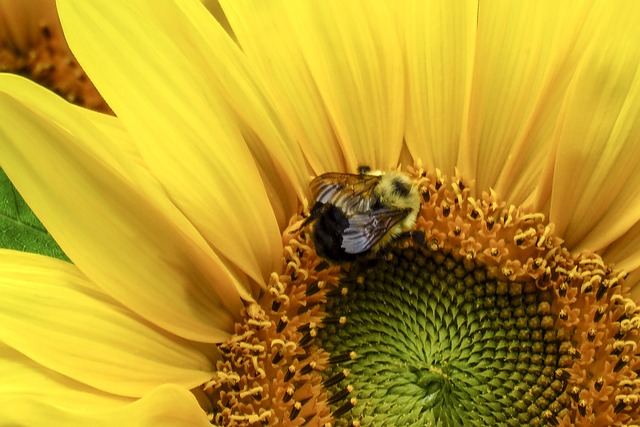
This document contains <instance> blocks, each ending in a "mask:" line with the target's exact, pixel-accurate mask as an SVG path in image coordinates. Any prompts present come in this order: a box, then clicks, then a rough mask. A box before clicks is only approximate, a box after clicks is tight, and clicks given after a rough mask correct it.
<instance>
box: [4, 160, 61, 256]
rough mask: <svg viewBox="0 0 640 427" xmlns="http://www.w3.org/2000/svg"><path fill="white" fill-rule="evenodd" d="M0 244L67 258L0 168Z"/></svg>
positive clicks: (10, 247) (9, 247)
mask: <svg viewBox="0 0 640 427" xmlns="http://www.w3.org/2000/svg"><path fill="white" fill-rule="evenodd" d="M0 247H1V248H7V249H15V250H18V251H22V252H33V253H36V254H42V255H47V256H50V257H54V258H59V259H62V260H65V261H69V258H67V256H66V255H65V254H64V252H62V249H60V246H58V244H57V243H56V241H55V240H53V237H51V234H49V233H48V232H47V230H46V229H45V228H44V226H43V225H42V223H41V222H40V220H39V219H38V218H37V217H36V216H35V214H34V213H33V211H32V210H31V209H30V208H29V206H27V204H26V203H25V201H24V199H23V198H22V196H20V194H18V191H17V190H16V188H15V187H14V186H13V184H12V183H11V181H9V177H7V175H6V174H5V173H4V171H3V170H2V169H0Z"/></svg>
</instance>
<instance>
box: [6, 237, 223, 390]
mask: <svg viewBox="0 0 640 427" xmlns="http://www.w3.org/2000/svg"><path fill="white" fill-rule="evenodd" d="M0 294H2V299H0V341H2V342H4V343H5V344H6V345H8V346H10V347H11V348H14V349H16V350H18V351H20V352H21V353H23V354H25V355H26V356H28V357H29V358H30V359H32V360H34V361H35V362H37V363H39V364H40V365H42V366H44V367H47V368H49V369H51V370H53V371H55V372H57V373H61V374H63V375H66V376H68V377H70V378H72V379H74V380H76V381H78V382H81V383H83V384H87V385H89V386H91V387H94V388H96V389H98V390H102V391H105V392H108V393H113V394H118V395H122V396H131V397H141V396H143V395H144V394H146V393H148V392H149V391H150V390H152V389H153V388H155V387H157V386H158V385H160V384H163V383H166V382H169V383H174V384H178V385H181V386H182V387H184V388H185V389H190V388H193V387H195V386H197V385H199V384H202V383H204V382H206V381H207V380H208V379H209V378H211V375H212V374H213V372H214V371H215V368H214V367H213V362H212V361H211V360H209V359H208V358H207V357H205V356H204V355H203V354H202V353H200V352H199V351H197V350H196V349H195V348H194V345H193V344H192V343H190V342H189V341H187V340H184V339H181V338H178V337H176V336H174V335H172V334H169V333H167V332H166V331H163V330H161V329H159V328H157V327H155V326H154V325H151V324H149V323H148V322H145V321H144V320H143V319H141V318H140V317H139V316H137V315H136V314H135V313H132V312H131V311H130V310H127V309H126V308H124V307H122V305H121V304H119V303H117V302H116V301H115V300H113V299H112V298H110V297H109V296H108V295H106V294H105V293H104V292H102V291H101V290H100V289H98V288H97V287H96V286H95V285H94V284H92V283H91V282H90V281H89V280H88V279H87V278H86V277H85V276H84V275H83V274H82V273H81V272H80V271H79V270H78V269H77V268H76V267H75V266H74V265H72V264H69V263H66V262H64V261H60V260H56V259H52V258H48V257H44V256H40V255H34V254H28V253H23V252H15V251H9V250H0Z"/></svg>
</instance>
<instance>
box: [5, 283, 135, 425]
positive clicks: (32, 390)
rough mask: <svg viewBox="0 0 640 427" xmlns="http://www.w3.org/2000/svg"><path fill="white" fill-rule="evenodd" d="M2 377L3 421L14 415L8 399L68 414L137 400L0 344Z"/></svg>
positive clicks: (104, 409)
mask: <svg viewBox="0 0 640 427" xmlns="http://www.w3.org/2000/svg"><path fill="white" fill-rule="evenodd" d="M27 285H29V284H27ZM0 378H1V379H0V420H2V421H6V420H7V419H11V416H10V415H9V413H13V409H12V408H11V407H10V406H7V405H5V404H3V403H2V402H3V401H6V400H8V399H16V400H19V399H28V400H36V401H39V402H41V403H42V402H46V403H48V404H50V405H52V406H57V407H60V408H64V409H65V410H68V411H73V410H74V409H75V408H84V410H91V411H106V410H112V409H115V408H119V407H122V406H124V405H127V404H130V403H132V402H133V401H134V400H135V399H133V398H130V397H124V396H118V395H115V394H110V393H105V392H103V391H100V390H97V389H95V388H93V387H90V386H88V385H86V384H82V383H80V382H78V381H75V380H73V379H71V378H69V377H67V376H65V375H63V374H61V373H59V372H56V371H53V370H51V369H48V368H45V367H44V366H42V365H40V364H39V363H37V362H35V361H34V360H33V359H30V358H28V357H27V356H25V355H24V354H22V353H19V352H18V351H16V350H15V349H12V348H10V347H8V346H6V345H5V344H3V343H0ZM23 415H24V414H23ZM14 416H15V414H14ZM4 425H6V424H4Z"/></svg>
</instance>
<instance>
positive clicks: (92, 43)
mask: <svg viewBox="0 0 640 427" xmlns="http://www.w3.org/2000/svg"><path fill="white" fill-rule="evenodd" d="M59 9H60V15H61V20H62V23H63V28H64V29H65V32H66V35H67V39H68V41H69V44H70V46H71V48H72V50H73V51H74V54H76V56H77V57H78V60H79V61H80V62H81V63H82V65H83V67H84V69H85V70H86V71H87V73H88V74H89V75H90V77H91V79H92V81H94V82H95V84H96V87H98V88H99V90H100V91H101V93H102V94H103V95H104V97H105V99H107V100H108V102H109V104H110V105H111V106H112V108H113V109H114V111H115V112H116V114H117V115H118V117H119V118H121V119H122V121H123V123H124V124H125V126H126V127H127V129H129V130H130V132H131V133H132V135H133V137H134V139H135V141H136V143H137V144H138V145H139V146H140V151H141V153H142V155H143V157H144V158H145V159H146V160H147V162H148V163H149V165H150V168H151V170H152V171H153V173H154V174H155V175H156V176H157V177H158V179H159V180H160V181H161V182H162V185H163V186H164V187H165V189H166V191H167V192H168V193H169V195H170V197H171V198H172V200H173V201H174V203H176V205H178V207H179V208H180V210H181V211H182V212H184V213H185V215H186V216H187V217H188V218H189V219H190V221H191V222H192V223H193V224H194V225H195V227H196V228H197V229H198V230H199V231H200V233H201V234H202V235H203V237H204V238H205V239H206V240H207V242H209V244H210V245H211V246H212V247H214V248H215V249H216V250H217V252H218V253H219V254H220V255H221V256H223V257H224V258H225V259H228V260H229V261H230V262H231V263H232V264H233V265H235V266H236V267H237V268H238V269H239V270H241V271H243V272H244V273H245V274H247V275H248V276H249V277H251V278H252V279H253V280H254V281H255V282H258V283H263V282H264V279H265V278H266V277H268V276H269V274H270V273H271V271H273V270H274V269H275V268H276V266H277V265H278V264H279V262H280V256H281V248H280V231H279V228H278V224H277V221H276V218H275V215H274V209H273V208H271V206H270V200H269V198H268V196H267V192H266V190H265V186H264V185H263V183H262V179H261V176H260V173H259V171H258V168H257V167H256V161H254V157H253V156H252V154H255V157H256V159H257V161H258V163H259V164H260V165H261V166H263V169H265V170H267V172H269V171H273V170H278V171H280V172H281V173H283V174H285V176H286V174H288V173H292V172H290V171H294V172H295V173H294V176H298V175H299V176H302V175H304V176H305V178H304V179H305V180H306V175H307V173H306V172H305V173H301V172H300V168H299V166H296V167H292V165H294V161H295V160H296V159H295V158H291V157H292V156H293V157H295V155H294V153H295V150H294V149H293V148H291V147H294V148H295V146H294V145H292V144H290V146H291V147H289V146H288V145H286V144H285V142H287V141H288V140H287V139H285V138H284V137H283V136H281V135H280V134H279V133H278V131H279V128H278V127H277V123H274V122H273V121H271V119H272V118H273V117H275V115H271V112H270V111H269V110H268V104H267V103H266V101H265V100H264V95H263V94H261V93H260V91H259V88H257V87H256V84H255V82H253V81H251V80H250V79H249V77H248V76H249V73H248V71H247V70H246V69H245V68H243V67H245V66H244V64H243V63H242V61H241V59H242V58H241V52H240V51H239V49H238V47H237V46H236V45H235V44H233V42H232V40H231V39H229V37H228V35H227V34H226V33H225V32H224V30H223V29H222V28H221V27H220V26H219V25H218V24H217V22H216V21H215V20H214V19H213V17H212V16H211V15H210V14H209V13H208V12H207V10H206V9H205V8H204V7H203V6H202V5H201V4H200V3H199V2H197V1H193V2H181V3H179V4H176V3H175V2H171V1H162V2H160V3H158V2H150V3H149V4H147V5H145V4H142V3H136V4H131V3H130V2H126V1H122V2H119V1H114V2H109V3H108V4H105V5H100V7H97V6H96V5H95V4H92V3H90V2H82V1H80V2H78V1H73V0H70V1H65V2H60V3H59ZM87 22H91V23H92V24H91V26H90V27H88V26H87V25H86V23H87ZM89 28H90V31H87V30H88V29H89ZM159 47H161V48H159ZM98 52H101V53H98ZM236 71H242V73H241V72H236ZM232 101H233V103H232ZM238 104H242V108H240V106H239V105H238ZM247 110H250V111H247ZM249 113H255V114H253V115H250V116H246V115H247V114H249ZM247 128H249V129H248V130H247ZM245 132H255V133H256V134H257V135H258V136H259V138H258V139H252V138H248V139H250V140H251V141H260V142H262V144H265V145H264V146H262V147H256V149H255V150H254V149H253V147H248V146H247V143H246V141H245V138H244V135H243V133H245ZM265 141H269V144H268V145H267V143H266V142H265ZM271 144H275V146H277V147H274V145H271ZM265 147H266V148H265ZM277 148H278V149H277ZM282 148H287V149H286V150H284V149H282ZM288 148H291V149H288ZM252 151H258V152H257V153H252ZM265 151H266V155H265ZM269 156H271V157H269ZM299 158H300V159H302V157H301V156H299ZM274 159H275V160H277V161H278V163H276V167H273V166H271V167H270V168H267V167H266V166H265V165H270V163H271V162H272V161H273V160H274ZM297 164H298V165H300V164H302V165H303V166H302V168H303V169H304V162H303V161H298V162H297ZM266 176H267V177H268V176H269V174H268V173H267V175H266ZM302 181H303V179H302V178H299V179H297V178H296V179H289V180H288V181H287V180H285V182H286V183H287V184H288V187H287V188H286V189H285V190H287V194H290V195H291V197H295V191H294V190H293V188H294V187H295V186H298V187H299V186H300V184H301V182H302Z"/></svg>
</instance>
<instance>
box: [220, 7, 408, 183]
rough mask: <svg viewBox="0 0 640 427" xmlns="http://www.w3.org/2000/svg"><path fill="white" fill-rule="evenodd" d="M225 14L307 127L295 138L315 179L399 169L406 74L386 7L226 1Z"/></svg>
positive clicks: (243, 42)
mask: <svg viewBox="0 0 640 427" xmlns="http://www.w3.org/2000/svg"><path fill="white" fill-rule="evenodd" d="M223 7H224V8H225V11H227V10H228V14H229V18H230V22H231V25H232V26H233V27H234V30H235V28H236V27H237V28H238V40H239V42H240V44H241V45H242V46H245V45H246V46H247V51H248V53H247V54H248V56H249V57H250V58H251V59H252V60H254V61H255V62H256V63H257V65H258V69H259V70H263V72H267V73H272V75H271V78H272V79H273V80H274V81H276V80H279V82H277V83H275V88H274V90H278V88H285V87H286V89H283V92H282V93H281V94H280V95H279V98H278V100H279V102H280V103H281V104H283V105H285V107H286V108H287V109H288V110H289V111H293V110H296V111H297V113H295V112H294V117H295V120H303V121H304V122H305V123H302V124H299V130H298V131H297V135H301V138H302V141H301V144H302V146H303V147H304V149H305V152H307V157H308V158H309V161H310V163H311V164H312V167H313V168H314V169H315V171H316V172H324V170H321V169H320V168H326V169H329V168H336V167H342V165H343V164H344V165H345V166H346V168H347V170H350V171H355V169H356V167H357V166H358V165H370V166H373V167H377V168H389V167H391V166H395V164H396V162H397V160H398V157H399V154H400V148H401V144H402V135H403V127H404V115H403V109H404V71H403V65H402V55H401V51H400V46H399V41H398V37H397V33H396V28H395V22H394V21H393V16H392V14H391V13H390V10H389V9H388V8H387V7H386V5H385V4H383V3H381V2H365V1H362V2H353V1H350V2H337V1H333V2H314V1H299V2H298V1H296V2H289V1H282V2H279V3H278V2H269V3H264V2H246V3H238V2H225V3H224V4H223ZM254 9H257V10H256V11H255V12H254ZM254 13H255V15H254ZM254 25H255V28H254ZM260 31H266V33H261V32H260ZM261 49H262V50H263V51H262V52H260V50H261ZM272 53H273V58H271V55H272ZM289 55H291V56H292V57H291V59H289ZM268 61H274V62H279V63H277V64H271V65H268V64H266V62H268ZM297 91H300V92H299V93H297V94H296V92H297ZM296 96H297V97H300V98H302V99H296ZM305 98H306V99H305ZM302 109H305V110H302ZM307 116H310V117H308V118H307ZM298 117H299V118H298ZM307 122H308V123H307ZM336 142H337V144H339V146H340V148H341V151H342V152H343V156H344V160H342V159H341V158H340V156H339V154H338V153H337V151H336V147H335V144H336ZM334 170H335V169H334Z"/></svg>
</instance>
